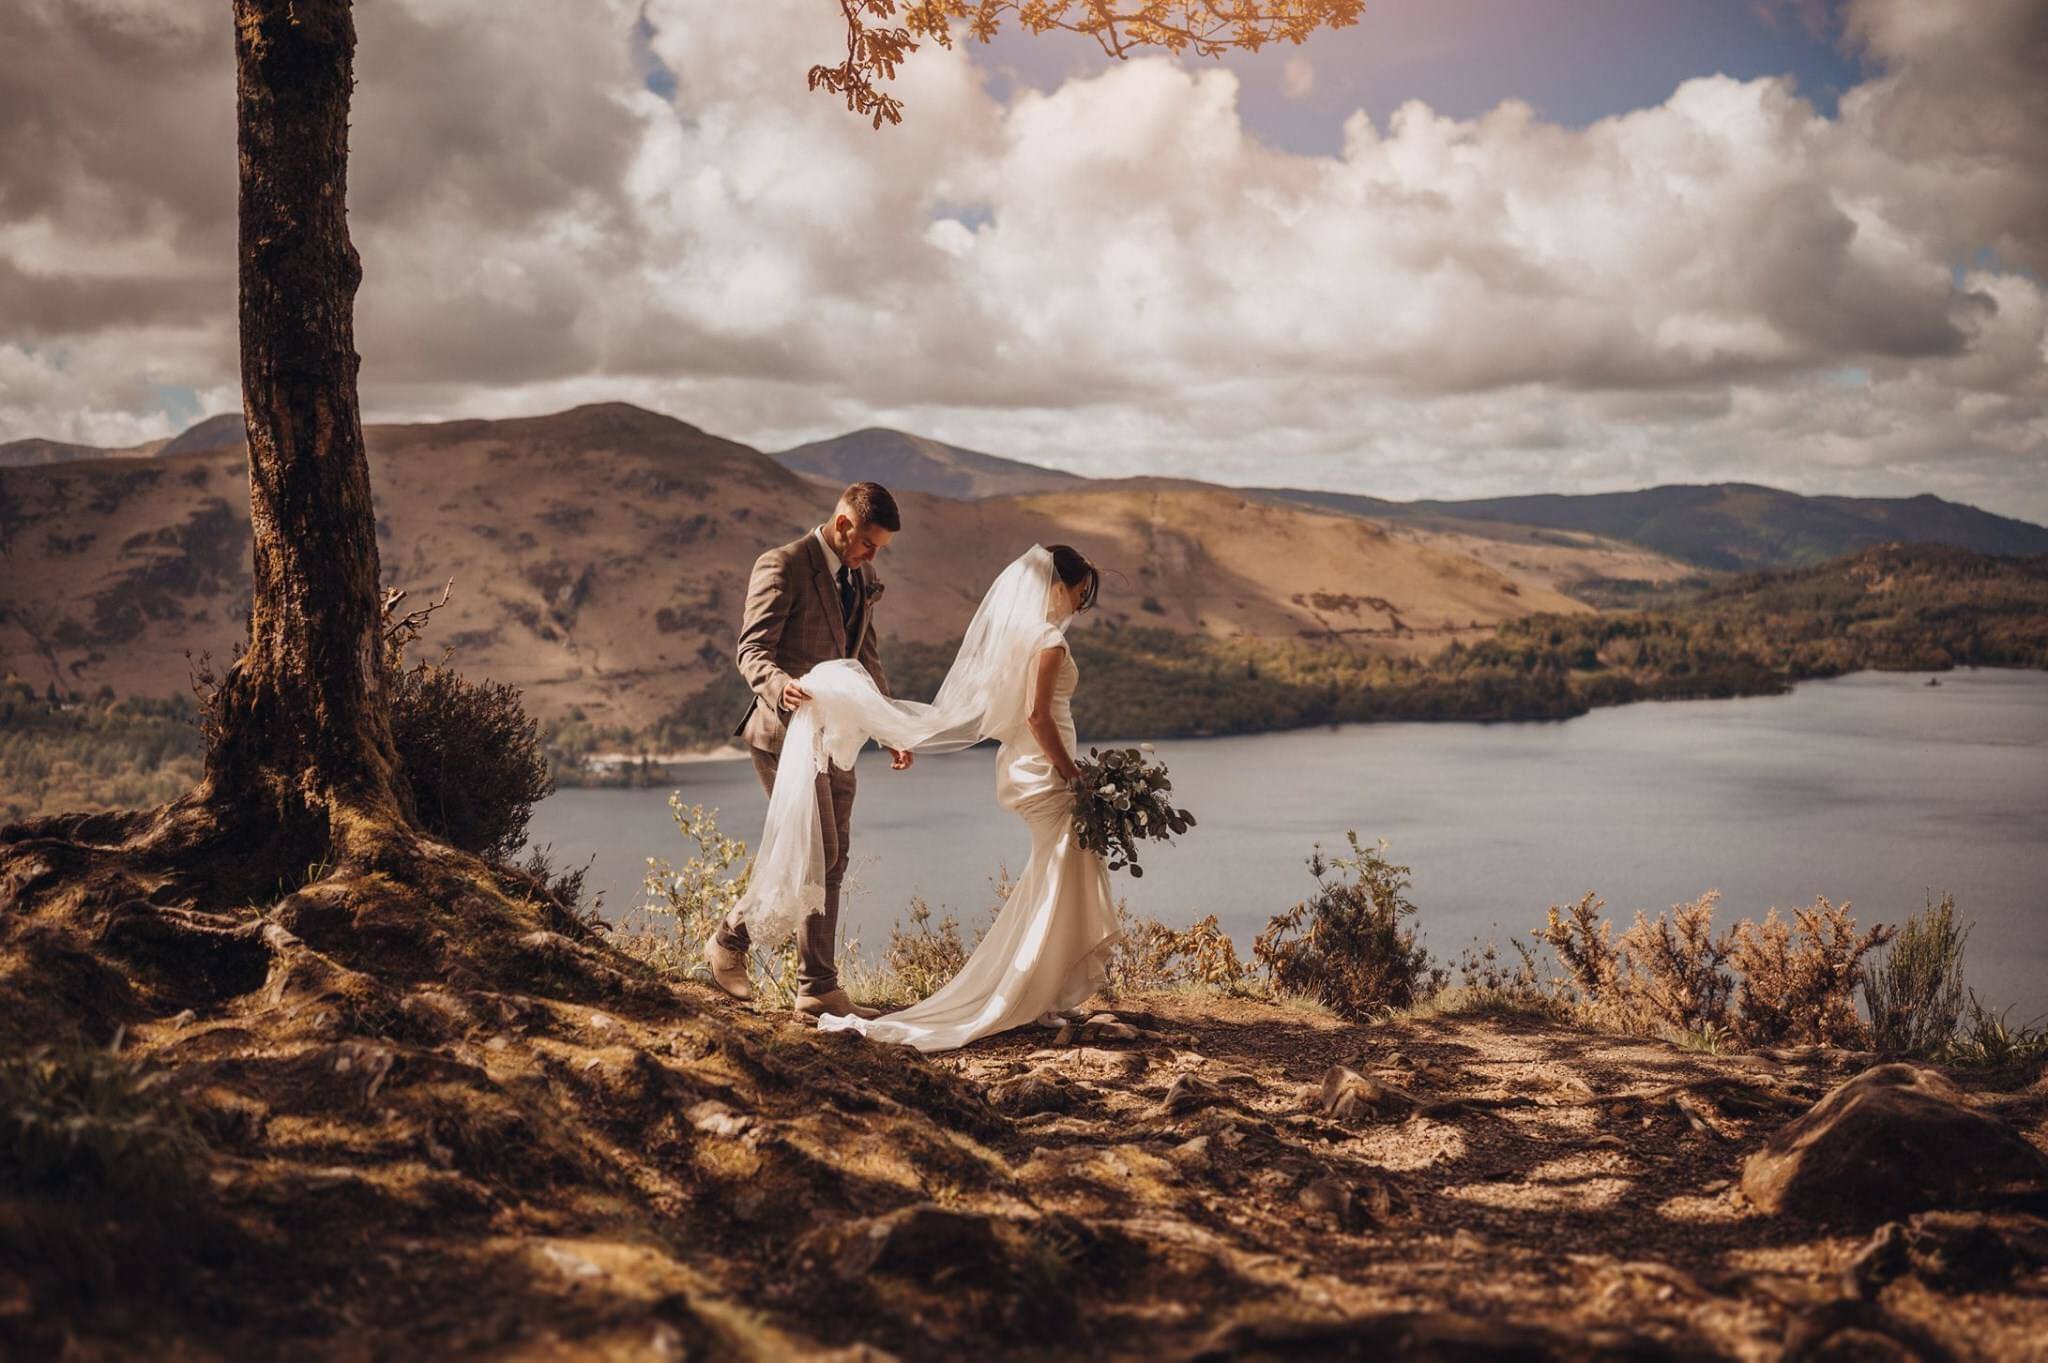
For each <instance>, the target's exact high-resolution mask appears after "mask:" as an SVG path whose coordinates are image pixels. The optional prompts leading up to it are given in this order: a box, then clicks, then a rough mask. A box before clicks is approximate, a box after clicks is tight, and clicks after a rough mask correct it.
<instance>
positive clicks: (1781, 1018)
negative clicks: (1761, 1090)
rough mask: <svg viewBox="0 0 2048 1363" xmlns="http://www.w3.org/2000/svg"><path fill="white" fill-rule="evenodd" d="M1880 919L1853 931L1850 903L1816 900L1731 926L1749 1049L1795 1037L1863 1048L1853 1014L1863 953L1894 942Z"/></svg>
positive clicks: (1741, 1032) (1740, 1024) (1741, 1031)
mask: <svg viewBox="0 0 2048 1363" xmlns="http://www.w3.org/2000/svg"><path fill="white" fill-rule="evenodd" d="M1892 934H1893V929H1892V928H1890V927H1887V926H1886V925H1884V924H1882V923H1880V924H1878V925H1877V926H1875V927H1873V928H1870V929H1869V930H1868V931H1866V932H1860V933H1859V932H1858V931H1857V930H1856V919H1855V918H1854V916H1853V915H1851V914H1850V912H1849V905H1848V904H1847V903H1846V902H1844V903H1842V904H1830V903H1829V902H1828V901H1827V899H1826V897H1825V896H1823V897H1821V898H1817V899H1815V900H1814V901H1813V906H1812V907H1811V908H1805V909H1796V910H1794V911H1793V921H1792V923H1790V924H1787V923H1786V922H1785V921H1784V920H1783V919H1781V918H1779V917H1778V911H1777V910H1776V909H1772V910H1771V911H1770V912H1769V913H1767V914H1765V915H1764V921H1763V922H1762V923H1761V924H1756V923H1752V922H1750V921H1749V920H1747V919H1744V920H1743V921H1742V922H1740V923H1737V924H1736V925H1735V941H1734V952H1733V960H1734V964H1735V969H1736V970H1737V971H1738V972H1739V973H1740V974H1741V976H1742V994H1741V1002H1742V1012H1741V1015H1740V1017H1739V1018H1738V1019H1737V1023H1736V1033H1737V1035H1738V1036H1740V1037H1741V1039H1742V1041H1743V1043H1744V1044H1745V1045H1749V1046H1772V1045H1777V1044H1779V1043H1782V1042H1794V1043H1802V1044H1808V1045H1821V1046H1861V1045H1863V1044H1864V1043H1865V1042H1866V1041H1867V1040H1868V1034H1867V1032H1866V1031H1865V1029H1864V1026H1863V1020H1862V1019H1861V1018H1859V1017H1857V1016H1856V989H1857V986H1858V985H1860V984H1861V983H1862V982H1863V976H1864V969H1863V958H1864V957H1865V956H1866V955H1868V954H1869V953H1870V952H1872V951H1874V950H1876V949H1877V948H1878V947H1880V946H1883V945H1884V944H1885V943H1886V942H1889V941H1890V940H1891V939H1892Z"/></svg>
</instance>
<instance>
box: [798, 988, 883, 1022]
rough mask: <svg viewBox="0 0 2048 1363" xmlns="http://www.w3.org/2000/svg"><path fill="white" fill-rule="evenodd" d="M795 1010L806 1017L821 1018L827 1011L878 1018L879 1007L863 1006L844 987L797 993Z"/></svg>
mask: <svg viewBox="0 0 2048 1363" xmlns="http://www.w3.org/2000/svg"><path fill="white" fill-rule="evenodd" d="M796 1011H797V1012H799V1013H801V1014H803V1015H804V1016H805V1017H807V1018H821V1017H823V1016H825V1014H827V1013H836V1014H838V1015H839V1016H840V1017H856V1018H878V1017H880V1016H881V1015H882V1010H881V1009H879V1008H864V1007H862V1006H861V1005H860V1004H857V1003H855V1002H854V1001H853V996H852V995H850V994H848V993H847V992H846V991H845V990H844V989H834V990H830V991H828V992H826V993H823V994H798V995H797V996H796Z"/></svg>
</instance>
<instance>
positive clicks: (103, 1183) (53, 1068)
mask: <svg viewBox="0 0 2048 1363" xmlns="http://www.w3.org/2000/svg"><path fill="white" fill-rule="evenodd" d="M115 1044H116V1045H117V1046H118V1044H119V1038H118V1037H117V1038H116V1043H115ZM162 1080H163V1075H162V1074H161V1073H160V1072H157V1071H152V1070H150V1069H148V1068H146V1067H144V1066H143V1065H141V1064H140V1063H138V1062H136V1061H133V1060H130V1059H128V1058H126V1057H124V1056H121V1055H120V1054H118V1053H117V1051H116V1050H114V1049H113V1048H102V1047H98V1046H89V1045H84V1044H81V1043H66V1044H61V1045H43V1046H36V1047H33V1048H31V1049H30V1050H28V1051H26V1052H24V1053H23V1054H20V1055H15V1056H7V1057H0V1181H4V1182H5V1183H7V1184H11V1185H12V1186H13V1187H15V1188H16V1189H18V1190H20V1191H22V1192H25V1193H31V1194H37V1193H40V1194H52V1195H56V1196H62V1197H70V1198H134V1197H139V1196H141V1197H148V1198H151V1199H162V1198H164V1197H165V1196H167V1195H171V1194H175V1193H176V1192H177V1191H179V1190H182V1189H183V1188H184V1187H185V1186H186V1184H187V1182H188V1177H187V1171H188V1167H189V1163H190V1160H191V1158H192V1156H193V1155H194V1154H195V1153H197V1152H198V1151H199V1150H200V1148H201V1147H202V1144H203V1143H202V1141H201V1140H200V1138H199V1135H198V1133H197V1131H196V1129H195V1128H194V1126H193V1123H192V1120H191V1117H190V1114H189V1113H188V1112H187V1111H186V1110H185V1108H184V1106H183V1105H182V1104H180V1103H179V1102H177V1101H176V1100H175V1099H174V1098H172V1097H171V1096H170V1095H168V1094H167V1093H165V1092H164V1090H163V1089H162V1087H161V1083H162Z"/></svg>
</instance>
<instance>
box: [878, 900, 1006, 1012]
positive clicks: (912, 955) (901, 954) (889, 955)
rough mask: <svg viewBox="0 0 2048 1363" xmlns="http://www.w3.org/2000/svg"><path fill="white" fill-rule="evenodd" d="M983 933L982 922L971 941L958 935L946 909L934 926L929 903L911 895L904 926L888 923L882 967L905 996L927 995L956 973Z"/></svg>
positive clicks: (985, 929) (955, 921) (956, 922)
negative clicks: (908, 911) (887, 939)
mask: <svg viewBox="0 0 2048 1363" xmlns="http://www.w3.org/2000/svg"><path fill="white" fill-rule="evenodd" d="M991 921H993V919H991ZM987 933H988V926H987V924H983V926H982V929H981V931H980V932H977V933H976V934H975V935H974V941H972V942H969V941H967V940H966V939H965V938H963V937H962V936H961V935H960V920H959V919H957V918H955V917H954V916H953V915H952V914H951V913H950V912H949V913H947V914H946V916H945V917H943V918H941V919H940V920H939V921H938V924H937V926H934V925H933V923H932V908H931V905H930V904H928V903H926V902H925V898H924V896H923V895H912V896H911V897H910V924H909V926H908V927H905V926H904V924H903V920H902V919H897V920H896V921H894V922H892V923H891V924H890V925H889V945H888V947H887V948H886V949H885V950H884V951H883V952H882V968H883V970H884V971H885V972H886V973H887V974H888V975H889V976H890V977H892V979H893V981H894V983H895V984H896V985H897V986H898V987H899V988H900V989H901V991H902V992H903V993H904V995H906V996H907V997H908V998H910V999H912V1000H916V999H926V998H930V997H931V996H932V995H933V994H934V993H935V992H937V990H938V988H939V986H940V985H942V984H944V983H945V982H946V981H947V980H950V979H952V978H953V977H954V976H955V975H958V974H959V973H960V969H961V967H962V966H964V965H966V964H967V958H968V957H969V956H970V955H972V954H973V952H974V948H975V947H976V946H978V945H980V943H981V939H982V938H983V937H984V936H986V935H987Z"/></svg>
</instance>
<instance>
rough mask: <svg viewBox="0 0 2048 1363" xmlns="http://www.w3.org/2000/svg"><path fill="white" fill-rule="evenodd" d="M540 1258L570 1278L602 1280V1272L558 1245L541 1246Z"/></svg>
mask: <svg viewBox="0 0 2048 1363" xmlns="http://www.w3.org/2000/svg"><path fill="white" fill-rule="evenodd" d="M540 1252H541V1257H543V1258H545V1259H546V1260H547V1261H548V1262H549V1263H551V1264H553V1265H554V1266H555V1267H556V1268H558V1269H560V1270H561V1271H562V1272H563V1273H564V1274H566V1275H567V1276H569V1277H571V1278H584V1279H589V1278H602V1277H603V1276H604V1270H603V1269H601V1268H599V1267H598V1266H597V1265H596V1264H594V1263H592V1262H591V1261H590V1260H588V1259H586V1258H584V1257H583V1256H582V1255H580V1254H577V1253H574V1252H573V1251H571V1250H566V1249H563V1248H562V1247H561V1246H560V1245H552V1244H550V1245H542V1246H541V1247H540Z"/></svg>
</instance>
